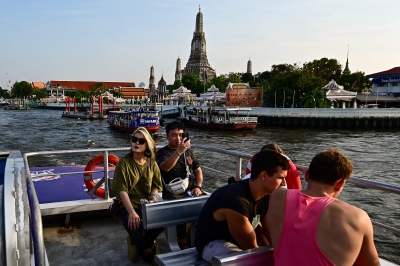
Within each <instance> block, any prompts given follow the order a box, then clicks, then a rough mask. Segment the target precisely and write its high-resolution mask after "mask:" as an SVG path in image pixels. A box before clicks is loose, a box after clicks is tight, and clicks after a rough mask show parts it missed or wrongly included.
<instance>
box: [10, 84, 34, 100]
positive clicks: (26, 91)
mask: <svg viewBox="0 0 400 266" xmlns="http://www.w3.org/2000/svg"><path fill="white" fill-rule="evenodd" d="M11 93H12V96H13V97H19V98H23V97H28V96H29V95H32V87H31V85H30V84H29V83H28V82H27V81H21V82H18V81H16V82H15V83H14V85H13V86H12V88H11Z"/></svg>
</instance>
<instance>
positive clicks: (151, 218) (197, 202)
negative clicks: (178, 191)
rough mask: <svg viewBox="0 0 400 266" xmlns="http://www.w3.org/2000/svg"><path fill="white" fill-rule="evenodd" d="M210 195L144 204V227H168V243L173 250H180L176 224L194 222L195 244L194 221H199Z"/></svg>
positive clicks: (192, 229)
mask: <svg viewBox="0 0 400 266" xmlns="http://www.w3.org/2000/svg"><path fill="white" fill-rule="evenodd" d="M209 197H210V196H208V195H207V196H201V197H193V198H184V199H177V200H167V201H161V202H155V203H150V204H146V203H143V204H142V220H143V227H144V229H153V228H160V227H167V230H168V244H169V248H170V250H171V251H180V250H181V249H180V248H179V245H178V242H177V234H176V225H178V224H185V223H192V226H191V227H190V240H191V243H190V244H191V246H194V233H195V226H194V223H195V222H196V221H197V219H198V217H199V215H200V211H201V209H202V208H203V205H204V204H205V203H206V201H207V199H208V198H209Z"/></svg>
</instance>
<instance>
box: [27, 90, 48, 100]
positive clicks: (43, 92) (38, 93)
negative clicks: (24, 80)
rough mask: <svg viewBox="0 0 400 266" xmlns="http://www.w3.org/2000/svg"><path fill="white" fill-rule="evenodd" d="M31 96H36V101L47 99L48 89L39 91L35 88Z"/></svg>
mask: <svg viewBox="0 0 400 266" xmlns="http://www.w3.org/2000/svg"><path fill="white" fill-rule="evenodd" d="M31 95H35V97H36V99H41V98H46V96H47V95H46V89H39V88H36V87H34V88H33V89H32V94H31Z"/></svg>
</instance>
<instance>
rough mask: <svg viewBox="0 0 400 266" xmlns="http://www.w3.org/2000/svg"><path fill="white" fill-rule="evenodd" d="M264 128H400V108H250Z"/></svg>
mask: <svg viewBox="0 0 400 266" xmlns="http://www.w3.org/2000/svg"><path fill="white" fill-rule="evenodd" d="M250 115H253V116H257V117H258V122H259V123H260V124H261V125H264V126H274V127H292V128H321V129H326V128H329V129H399V128H400V109H396V108H390V109H385V108H371V109H361V108H354V109H352V108H347V109H341V108H334V109H331V108H262V107H253V108H252V110H251V111H250Z"/></svg>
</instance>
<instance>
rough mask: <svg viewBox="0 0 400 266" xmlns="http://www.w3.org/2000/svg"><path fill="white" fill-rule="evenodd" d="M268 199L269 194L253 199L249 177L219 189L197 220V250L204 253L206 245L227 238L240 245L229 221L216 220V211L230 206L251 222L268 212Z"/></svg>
mask: <svg viewBox="0 0 400 266" xmlns="http://www.w3.org/2000/svg"><path fill="white" fill-rule="evenodd" d="M268 200H269V195H266V196H264V197H262V198H261V199H259V200H258V201H255V200H254V199H253V196H252V195H251V191H250V186H249V179H246V180H243V181H240V182H237V183H234V184H230V185H227V186H224V187H221V188H219V189H217V190H216V191H215V192H213V193H212V194H211V196H210V198H209V199H208V200H207V202H206V203H205V204H204V206H203V209H202V210H201V213H200V216H199V219H198V221H197V225H196V238H195V244H196V249H197V252H198V253H199V254H202V253H203V249H204V247H205V246H206V245H208V243H210V242H211V241H214V240H225V241H229V242H232V243H234V244H236V245H237V246H239V243H237V241H236V240H235V239H234V238H233V236H232V234H231V233H230V231H229V228H228V223H227V221H216V220H215V219H214V217H213V213H214V211H216V210H218V209H221V208H228V209H231V210H234V211H236V212H238V213H241V214H243V215H244V216H246V217H247V218H248V219H249V222H250V223H251V222H252V221H253V218H254V217H255V216H256V215H257V214H259V215H260V217H263V216H264V215H265V214H266V213H267V211H268ZM239 247H240V246H239Z"/></svg>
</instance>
